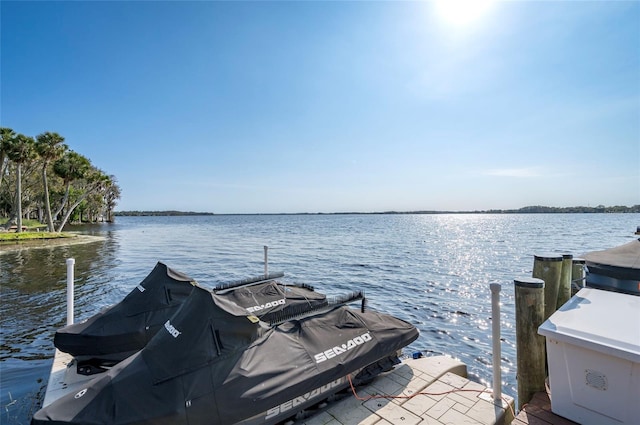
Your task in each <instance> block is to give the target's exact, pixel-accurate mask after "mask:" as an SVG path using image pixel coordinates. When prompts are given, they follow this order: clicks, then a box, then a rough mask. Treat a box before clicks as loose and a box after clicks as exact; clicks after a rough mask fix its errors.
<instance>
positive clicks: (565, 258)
mask: <svg viewBox="0 0 640 425" xmlns="http://www.w3.org/2000/svg"><path fill="white" fill-rule="evenodd" d="M562 259H563V260H571V259H573V254H562Z"/></svg>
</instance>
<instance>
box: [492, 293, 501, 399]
mask: <svg viewBox="0 0 640 425" xmlns="http://www.w3.org/2000/svg"><path fill="white" fill-rule="evenodd" d="M489 287H490V288H491V340H492V342H493V401H494V402H495V403H496V404H498V405H500V406H501V405H502V370H501V368H500V359H501V358H502V352H501V350H500V290H501V289H502V285H500V284H499V283H491V284H490V285H489Z"/></svg>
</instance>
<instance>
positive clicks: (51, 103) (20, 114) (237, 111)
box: [0, 1, 640, 213]
mask: <svg viewBox="0 0 640 425" xmlns="http://www.w3.org/2000/svg"><path fill="white" fill-rule="evenodd" d="M445 6H446V5H445ZM449 9H450V8H449ZM472 12H473V13H472ZM0 13H1V58H0V59H1V62H0V67H1V75H0V83H1V87H0V88H1V93H0V107H1V109H0V120H1V125H2V126H4V127H10V128H13V129H14V130H15V131H17V132H19V133H23V134H26V135H30V136H35V135H37V134H39V133H41V132H44V131H55V132H58V133H60V134H61V135H62V136H64V137H65V139H66V142H67V144H68V145H69V146H70V148H71V149H73V150H75V151H77V152H79V153H81V154H83V155H85V156H87V157H88V158H89V159H91V161H92V162H93V164H94V165H95V166H97V167H98V168H100V169H102V170H103V171H105V172H106V173H108V174H113V175H115V176H116V178H117V180H118V184H119V185H120V187H121V190H122V199H121V200H120V202H119V205H118V207H117V209H118V210H165V209H176V210H189V211H209V212H214V213H256V212H262V213H277V212H344V211H362V212H368V211H389V210H395V211H415V210H476V209H493V208H495V209H508V208H519V207H523V206H527V205H548V206H558V207H562V206H574V205H590V206H596V205H598V204H604V205H629V206H630V205H634V204H640V2H637V1H627V2H624V1H617V2H576V1H565V2H559V1H535V2H534V1H517V2H514V1H510V2H507V1H502V2H488V3H486V7H485V8H484V9H482V10H474V8H472V7H471V6H469V5H466V6H465V5H462V7H458V9H457V10H455V9H454V10H453V11H450V10H446V8H444V7H441V3H436V2H417V1H416V2H384V1H377V2H368V1H361V2H355V1H354V2H341V1H332V2H324V1H323V2H320V1H317V2H269V1H263V2H211V1H201V2H153V1H129V2H90V1H87V2H11V1H2V2H1V3H0Z"/></svg>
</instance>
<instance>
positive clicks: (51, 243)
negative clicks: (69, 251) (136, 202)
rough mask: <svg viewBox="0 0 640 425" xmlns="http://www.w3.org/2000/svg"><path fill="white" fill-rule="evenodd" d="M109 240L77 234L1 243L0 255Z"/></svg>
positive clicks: (102, 237)
mask: <svg viewBox="0 0 640 425" xmlns="http://www.w3.org/2000/svg"><path fill="white" fill-rule="evenodd" d="M106 239H107V238H106V237H104V236H92V235H82V234H76V235H75V236H73V237H69V238H55V239H31V240H25V241H20V242H4V243H0V255H2V254H4V253H5V252H13V251H20V250H23V249H38V248H53V247H58V246H69V245H81V244H86V243H93V242H100V241H104V240H106Z"/></svg>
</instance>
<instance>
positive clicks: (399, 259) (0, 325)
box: [0, 214, 640, 424]
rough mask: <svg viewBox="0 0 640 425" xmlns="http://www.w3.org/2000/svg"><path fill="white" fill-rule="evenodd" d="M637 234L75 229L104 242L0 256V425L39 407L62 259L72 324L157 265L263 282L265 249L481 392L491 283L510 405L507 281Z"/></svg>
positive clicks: (405, 226)
mask: <svg viewBox="0 0 640 425" xmlns="http://www.w3.org/2000/svg"><path fill="white" fill-rule="evenodd" d="M638 225H640V214H531V215H524V214H514V215H480V214H479V215H472V214H469V215H467V214H465V215H246V216H242V215H238V216H199V217H118V218H117V223H115V224H103V225H96V226H88V227H82V228H81V229H79V230H80V231H82V232H83V233H86V234H91V235H100V236H104V238H105V239H104V240H102V241H100V242H94V243H90V244H83V245H74V246H64V247H53V248H39V249H22V250H15V251H9V252H0V329H1V335H0V407H1V408H2V409H1V410H0V422H1V423H3V424H4V423H6V424H28V423H29V421H30V417H31V415H32V414H33V412H34V411H35V410H37V409H38V408H39V407H40V404H41V403H42V398H43V394H44V389H45V387H46V381H47V378H48V374H49V369H50V367H51V358H52V356H53V352H54V347H53V342H52V341H53V334H54V332H55V330H56V329H57V328H59V327H61V326H63V325H64V324H65V320H66V310H65V309H66V294H65V290H66V265H65V260H66V259H67V258H70V257H73V258H75V260H76V309H75V315H76V320H82V319H84V318H87V317H89V316H91V315H93V314H95V313H97V312H98V311H100V310H101V309H102V308H104V307H106V306H108V305H111V304H113V303H116V302H118V301H120V300H121V299H122V298H123V297H124V296H125V295H126V294H128V293H129V292H130V291H131V290H132V289H133V288H134V287H135V286H136V285H137V284H138V283H139V282H140V281H141V280H142V279H143V278H144V277H145V276H146V275H147V274H148V273H149V272H150V271H151V270H152V269H153V267H154V266H155V264H156V262H157V261H163V262H165V263H166V264H167V265H169V266H170V267H172V268H174V269H176V270H179V271H181V272H183V273H186V274H188V275H189V276H191V277H192V278H195V279H196V280H197V281H198V282H199V283H200V284H201V285H203V286H208V287H213V286H215V285H216V284H218V283H224V282H229V281H233V280H236V279H242V278H245V277H249V276H254V275H259V274H261V273H263V257H264V250H263V246H264V245H268V246H269V270H270V271H282V272H285V280H287V281H289V282H299V283H308V284H311V285H313V286H315V287H316V290H318V291H321V292H324V293H326V294H327V295H340V294H344V293H345V292H348V291H351V290H356V289H363V290H365V292H366V294H367V298H368V300H369V306H370V307H372V308H374V309H377V310H381V311H385V312H388V313H390V314H393V315H395V316H397V317H400V318H402V319H405V320H407V321H409V322H411V323H413V324H414V325H415V326H417V327H418V328H419V329H420V331H421V336H420V338H419V339H418V340H417V341H416V342H415V343H414V344H413V345H412V346H410V347H408V349H407V350H406V353H407V354H409V353H411V352H413V351H418V350H420V351H424V352H425V353H426V354H428V355H431V354H447V355H450V356H452V357H455V358H458V359H460V360H462V361H463V362H465V363H466V364H467V366H468V368H469V374H470V375H471V377H472V378H474V379H476V380H478V381H480V382H483V383H485V384H487V385H489V386H490V385H491V382H492V378H491V363H492V354H491V319H490V317H491V302H490V299H491V293H490V290H489V284H490V283H500V284H502V291H501V302H502V311H501V315H502V317H501V332H502V340H503V341H502V377H503V391H504V392H505V393H507V394H509V395H511V396H514V397H515V396H516V388H517V386H516V378H515V376H516V371H515V365H516V358H515V356H516V350H515V328H514V324H515V319H514V304H513V303H514V290H513V279H514V278H517V277H521V276H530V275H531V271H532V268H533V255H534V254H536V253H569V254H573V255H574V256H580V255H581V254H584V253H585V252H589V251H594V250H602V249H607V248H611V247H614V246H618V245H621V244H624V243H627V242H629V241H631V240H632V239H633V238H634V237H637V236H634V234H633V233H634V231H635V230H636V227H637V226H638ZM603 320H606V318H603Z"/></svg>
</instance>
